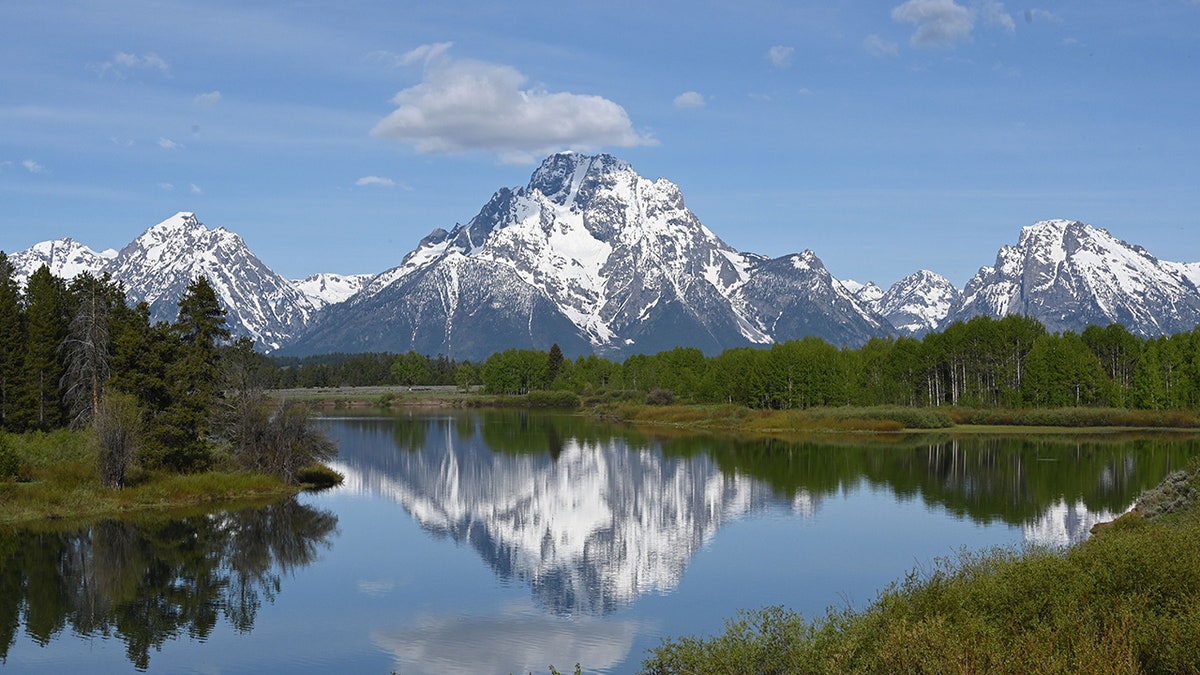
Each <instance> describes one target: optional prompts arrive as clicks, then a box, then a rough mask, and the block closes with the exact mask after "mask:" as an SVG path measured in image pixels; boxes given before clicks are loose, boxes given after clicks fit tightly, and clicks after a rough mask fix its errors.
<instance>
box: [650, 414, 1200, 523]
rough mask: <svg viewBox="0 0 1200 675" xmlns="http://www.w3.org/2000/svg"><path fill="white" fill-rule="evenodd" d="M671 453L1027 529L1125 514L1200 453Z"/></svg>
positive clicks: (1160, 443)
mask: <svg viewBox="0 0 1200 675" xmlns="http://www.w3.org/2000/svg"><path fill="white" fill-rule="evenodd" d="M662 448H663V452H664V453H666V454H668V455H683V456H689V455H692V454H694V453H698V452H703V453H707V454H710V455H712V456H713V457H714V458H715V459H716V460H717V462H718V463H719V464H720V465H721V468H722V469H723V470H724V471H726V472H738V473H743V474H746V475H749V476H753V477H755V478H758V479H760V480H763V481H766V482H767V483H769V484H770V485H771V486H772V488H774V489H775V490H776V491H777V492H779V493H782V494H784V495H789V496H794V495H797V494H809V495H817V496H822V495H830V494H835V493H837V492H838V491H839V490H842V489H846V488H849V487H853V486H854V485H856V484H858V483H859V482H860V481H866V482H867V483H869V484H871V485H876V486H880V487H885V488H887V489H889V490H890V491H892V492H893V493H895V494H896V495H897V496H899V497H901V498H920V499H922V500H923V501H924V502H925V503H927V504H930V505H939V506H942V507H943V508H946V509H947V510H949V511H950V512H951V513H954V514H955V515H958V516H964V517H969V518H971V519H972V520H974V521H975V522H981V523H990V522H993V521H996V520H1000V521H1002V522H1005V523H1008V524H1010V525H1022V524H1028V523H1030V522H1033V521H1035V520H1037V519H1038V518H1039V517H1041V516H1043V515H1044V514H1045V512H1046V510H1047V509H1049V508H1051V507H1052V506H1054V505H1056V504H1058V503H1060V502H1062V501H1063V500H1065V501H1066V502H1068V503H1077V502H1078V503H1082V504H1084V505H1085V506H1086V507H1087V508H1088V509H1089V510H1092V511H1109V512H1120V511H1122V510H1124V509H1125V508H1126V507H1128V505H1129V504H1130V503H1131V502H1132V501H1133V500H1134V499H1136V498H1137V496H1138V495H1139V494H1140V493H1141V492H1142V491H1143V490H1146V489H1149V488H1151V487H1153V486H1154V485H1156V484H1157V483H1158V482H1159V481H1160V480H1162V478H1163V476H1165V475H1167V474H1168V473H1169V472H1171V471H1173V470H1176V469H1179V468H1181V467H1183V466H1184V465H1185V464H1186V463H1187V462H1188V460H1189V458H1191V457H1193V456H1195V455H1196V454H1197V453H1200V443H1197V442H1196V441H1186V440H1176V439H1172V438H1170V437H1163V436H1159V437H1154V438H1133V439H1114V440H1111V441H1106V440H1087V441H1071V440H1061V439H1039V438H1036V437H1031V438H1000V437H983V438H970V439H964V440H950V439H941V440H936V441H928V440H927V441H922V442H901V443H895V444H893V445H884V444H852V443H846V444H841V445H832V444H828V443H817V442H812V441H788V440H778V439H772V440H752V441H751V440H741V439H728V438H711V437H684V438H673V439H664V440H663V441H662Z"/></svg>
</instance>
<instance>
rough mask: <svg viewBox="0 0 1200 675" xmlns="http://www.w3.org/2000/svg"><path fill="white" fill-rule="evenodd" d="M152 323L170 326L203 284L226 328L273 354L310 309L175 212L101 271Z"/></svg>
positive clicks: (227, 235) (218, 236)
mask: <svg viewBox="0 0 1200 675" xmlns="http://www.w3.org/2000/svg"><path fill="white" fill-rule="evenodd" d="M104 270H105V271H107V272H110V273H111V274H112V275H113V278H114V279H116V280H117V281H120V282H122V283H124V284H125V289H126V292H127V293H128V294H129V297H130V298H131V299H134V300H135V301H145V302H146V303H148V304H149V305H150V315H151V318H152V319H154V320H162V321H174V320H175V318H176V317H177V316H178V314H179V299H180V298H181V297H183V293H184V291H185V289H186V288H187V286H188V284H190V283H191V282H192V281H194V280H195V279H196V278H198V277H200V276H201V275H203V276H205V277H207V278H208V282H209V284H211V285H212V287H213V290H214V291H216V294H217V298H218V299H220V301H221V304H222V306H223V307H225V309H226V311H227V312H228V314H227V315H226V322H227V326H228V327H229V330H230V332H232V333H233V334H234V335H235V336H242V335H244V336H248V337H250V338H252V339H253V340H254V341H255V342H256V343H257V344H258V345H259V346H260V348H262V349H265V350H267V351H270V350H274V349H278V348H279V347H280V346H281V345H282V344H283V343H284V342H285V341H286V340H288V339H289V338H291V337H292V336H294V335H296V334H297V333H298V332H299V331H300V329H301V328H303V326H304V325H305V324H307V323H308V321H309V320H310V319H311V318H312V316H313V314H314V313H315V311H316V308H315V307H314V306H313V305H312V303H311V302H310V301H309V299H308V297H306V296H305V295H304V294H303V293H301V292H300V291H299V290H297V289H296V287H295V286H293V285H292V283H291V282H290V281H288V280H287V279H284V278H283V277H281V276H279V275H278V274H276V273H275V272H273V271H272V270H271V268H269V267H267V266H266V265H265V264H264V263H263V262H262V261H261V260H259V259H258V257H257V256H255V255H254V253H253V252H251V251H250V249H249V247H247V246H246V243H245V242H244V241H242V238H241V237H240V236H238V235H236V234H234V233H232V232H230V231H228V230H226V229H225V228H223V227H218V228H216V229H215V230H210V229H208V228H207V227H205V226H204V224H203V223H201V222H200V221H199V220H197V218H196V215H195V214H194V213H188V212H180V213H177V214H175V215H174V216H171V217H170V218H168V219H166V220H164V221H163V222H161V223H159V224H157V225H155V226H153V227H151V228H150V229H148V230H146V231H145V232H143V233H142V234H141V236H139V237H138V238H137V239H134V240H133V241H132V242H131V243H130V244H129V245H128V246H126V247H125V248H123V249H121V251H120V253H118V254H117V256H116V257H115V258H113V259H112V261H111V262H110V263H109V264H108V265H107V266H106V267H105V268H104Z"/></svg>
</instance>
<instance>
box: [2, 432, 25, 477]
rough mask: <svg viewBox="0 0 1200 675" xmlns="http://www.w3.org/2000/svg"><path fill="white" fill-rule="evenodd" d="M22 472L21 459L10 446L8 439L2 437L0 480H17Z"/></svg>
mask: <svg viewBox="0 0 1200 675" xmlns="http://www.w3.org/2000/svg"><path fill="white" fill-rule="evenodd" d="M20 471H21V459H20V458H19V457H17V453H16V452H14V451H13V449H12V448H11V447H10V446H9V444H8V439H7V438H5V437H4V436H0V480H3V479H8V478H16V477H17V474H18V473H20Z"/></svg>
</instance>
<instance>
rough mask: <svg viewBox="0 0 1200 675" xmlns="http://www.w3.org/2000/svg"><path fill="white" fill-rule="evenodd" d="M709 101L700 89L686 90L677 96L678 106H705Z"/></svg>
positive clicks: (676, 104)
mask: <svg viewBox="0 0 1200 675" xmlns="http://www.w3.org/2000/svg"><path fill="white" fill-rule="evenodd" d="M707 103H708V102H707V101H705V100H704V94H701V93H700V92H698V91H685V92H683V93H682V94H680V95H678V96H676V97H675V107H676V108H703V107H704V106H705V104H707Z"/></svg>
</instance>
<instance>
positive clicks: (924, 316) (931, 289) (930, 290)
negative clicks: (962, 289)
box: [871, 270, 959, 335]
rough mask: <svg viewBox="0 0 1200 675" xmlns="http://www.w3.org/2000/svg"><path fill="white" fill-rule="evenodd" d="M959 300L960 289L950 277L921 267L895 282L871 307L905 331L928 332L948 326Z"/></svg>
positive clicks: (918, 333)
mask: <svg viewBox="0 0 1200 675" xmlns="http://www.w3.org/2000/svg"><path fill="white" fill-rule="evenodd" d="M958 302H959V292H958V289H957V288H955V287H954V284H952V283H950V280H949V279H947V278H946V277H943V276H942V275H940V274H936V273H934V272H930V271H929V270H920V271H918V272H916V273H915V274H911V275H909V276H907V277H905V278H903V279H901V280H900V281H897V282H896V283H894V284H892V286H891V288H889V289H888V290H887V292H886V293H884V294H883V296H882V297H880V298H879V300H877V301H876V302H875V303H874V304H872V306H871V308H872V309H874V310H875V311H877V312H879V313H880V314H882V315H883V316H884V318H886V319H887V320H888V322H889V323H891V324H892V326H893V327H895V329H896V330H898V331H900V332H901V333H905V334H909V335H924V334H925V333H928V332H930V331H935V330H938V329H940V328H944V327H945V326H946V323H947V321H946V317H948V316H949V315H950V313H951V312H952V311H953V310H954V308H955V307H957V306H958Z"/></svg>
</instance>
